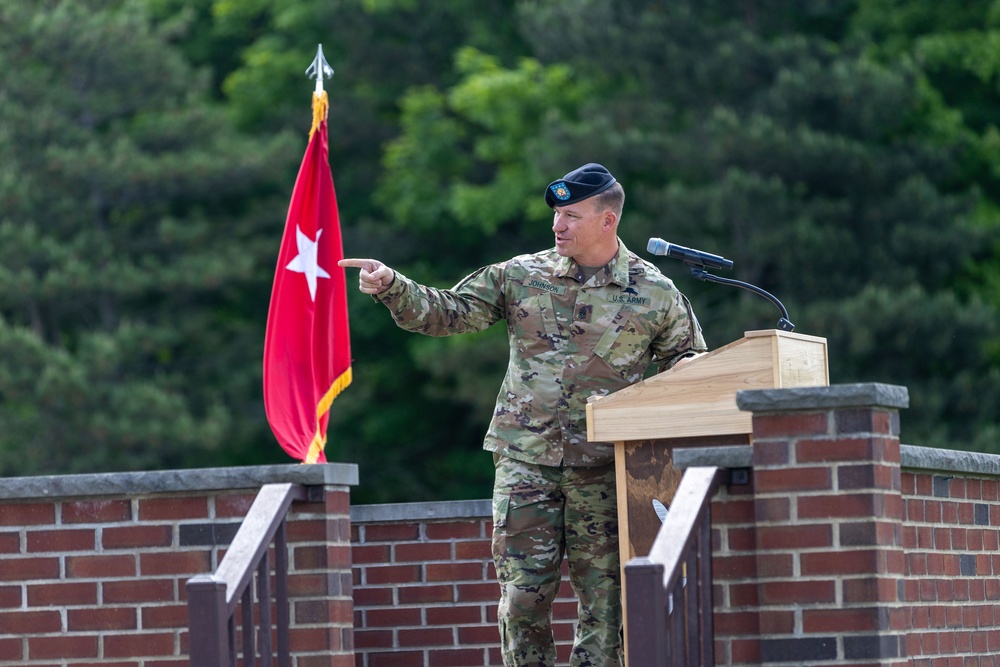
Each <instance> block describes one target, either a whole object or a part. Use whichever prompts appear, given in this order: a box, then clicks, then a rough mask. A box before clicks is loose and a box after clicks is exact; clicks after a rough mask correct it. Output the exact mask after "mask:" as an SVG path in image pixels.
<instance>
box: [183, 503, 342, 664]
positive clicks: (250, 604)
mask: <svg viewBox="0 0 1000 667" xmlns="http://www.w3.org/2000/svg"><path fill="white" fill-rule="evenodd" d="M317 492H318V494H319V495H321V494H322V492H323V489H322V487H305V486H301V485H298V484H266V485H264V486H263V487H261V489H260V491H259V492H258V493H257V497H256V498H255V499H254V501H253V505H251V506H250V511H249V512H248V513H247V516H246V518H245V519H243V523H242V524H240V528H239V530H238V531H237V533H236V536H235V537H234V538H233V542H232V544H231V545H230V546H229V549H228V550H227V551H226V555H225V557H224V558H223V559H222V562H221V563H219V569H218V570H216V572H215V574H200V575H197V576H195V577H192V578H191V579H188V581H187V591H188V629H189V639H190V642H189V643H190V656H191V667H236V653H237V651H236V637H237V626H236V616H237V613H236V612H237V608H239V611H240V617H241V622H240V629H241V631H242V635H243V641H242V658H243V660H242V665H243V667H251V666H252V665H254V664H257V663H256V657H257V656H258V655H259V657H260V664H261V665H262V667H271V665H272V664H273V663H272V658H273V657H274V646H273V644H272V619H271V574H272V564H271V561H272V560H273V561H274V564H273V565H274V567H273V570H274V572H273V573H274V598H275V607H274V608H275V616H276V619H275V622H274V624H273V625H274V626H275V630H276V631H275V633H274V636H275V638H276V640H277V641H276V643H277V665H278V667H288V665H289V640H288V627H289V609H288V540H287V537H286V534H285V518H286V517H287V515H288V509H289V507H291V504H292V502H293V501H296V500H310V501H316V500H321V498H319V497H318V496H317ZM272 543H273V544H274V550H273V559H272V552H271V548H270V546H271V544H272ZM255 574H256V577H255V576H254V575H255ZM255 579H256V586H252V585H251V584H253V582H254V580H255ZM255 588H256V593H257V595H256V599H255V597H254V589H255ZM255 602H256V604H255ZM255 611H256V613H255ZM255 617H256V618H257V621H258V624H257V628H256V631H255V628H254V618H255ZM258 639H259V646H258Z"/></svg>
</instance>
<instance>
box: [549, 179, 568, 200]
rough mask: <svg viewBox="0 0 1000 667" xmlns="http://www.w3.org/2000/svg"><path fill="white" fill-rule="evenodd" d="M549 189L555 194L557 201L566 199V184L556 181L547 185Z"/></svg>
mask: <svg viewBox="0 0 1000 667" xmlns="http://www.w3.org/2000/svg"><path fill="white" fill-rule="evenodd" d="M549 189H550V190H552V194H554V195H555V196H556V199H558V200H559V201H566V200H567V199H569V188H567V187H566V184H565V183H563V182H562V181H559V182H558V183H553V184H552V185H550V186H549Z"/></svg>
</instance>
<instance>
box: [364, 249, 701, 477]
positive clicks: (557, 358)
mask: <svg viewBox="0 0 1000 667" xmlns="http://www.w3.org/2000/svg"><path fill="white" fill-rule="evenodd" d="M618 245H619V248H618V254H617V255H616V256H615V258H614V259H612V260H611V262H610V263H609V264H608V265H607V266H605V267H604V268H603V269H601V270H599V271H598V272H597V274H596V275H594V276H593V277H592V278H591V279H590V280H588V281H587V282H586V283H583V282H581V279H582V278H583V274H582V273H580V269H579V267H578V266H577V264H576V263H575V262H574V261H573V260H572V259H569V258H565V257H561V256H559V255H558V254H557V253H556V251H555V250H554V249H550V250H545V251H543V252H539V253H536V254H533V255H521V256H518V257H514V258H513V259H510V260H508V261H506V262H501V263H498V264H491V265H490V266H486V267H483V268H481V269H479V270H478V271H476V272H474V273H472V274H471V275H469V276H467V277H466V278H465V279H464V280H462V281H461V282H460V283H458V284H457V285H455V287H453V288H452V289H450V290H442V289H435V288H432V287H426V286H423V285H420V284H418V283H415V282H413V281H412V280H409V279H407V278H406V277H405V276H403V275H401V274H399V273H396V279H395V281H394V282H393V283H392V285H391V286H390V287H389V289H388V290H387V291H385V292H383V293H382V294H380V295H378V297H376V298H377V299H378V300H380V301H382V302H383V303H384V304H385V305H386V306H387V307H388V308H389V310H390V311H391V312H392V316H393V319H395V321H396V323H397V324H398V325H399V326H400V327H402V328H403V329H406V330H409V331H416V332H419V333H423V334H427V335H429V336H448V335H451V334H459V333H466V332H471V331H482V330H484V329H486V328H487V327H489V326H490V325H492V324H494V323H495V322H497V321H499V320H506V322H507V333H508V337H509V340H510V362H509V363H508V365H507V375H506V377H505V378H504V381H503V386H502V387H501V389H500V394H499V396H497V404H496V409H495V410H494V413H493V420H492V422H491V423H490V427H489V431H488V432H487V434H486V440H485V443H484V445H483V447H484V449H486V450H488V451H492V452H496V453H498V454H501V455H503V456H508V457H510V458H513V459H517V460H520V461H525V462H528V463H534V464H536V465H547V466H558V465H560V464H565V465H569V466H597V465H604V464H607V463H610V462H612V461H613V460H614V448H613V445H612V444H611V443H606V442H588V441H587V423H586V404H587V398H588V397H589V396H592V395H598V396H604V395H607V394H610V393H612V392H614V391H617V390H618V389H622V388H623V387H627V386H628V385H631V384H634V383H635V382H638V381H639V380H641V379H642V377H643V373H644V372H645V370H646V368H647V366H648V365H649V363H650V362H651V361H656V362H658V363H661V364H666V365H668V366H669V365H672V363H673V362H675V361H676V360H677V359H678V358H679V357H680V356H681V355H683V354H684V353H686V352H689V351H692V350H694V351H703V350H705V340H704V338H703V337H702V334H701V328H700V326H699V325H698V321H697V319H696V318H695V315H694V312H693V311H692V309H691V305H690V304H689V303H688V300H687V298H686V297H685V296H684V295H683V294H681V293H680V292H679V291H678V290H677V289H676V288H675V287H674V284H673V283H672V282H671V281H670V279H669V278H667V277H665V276H664V275H663V274H662V273H660V271H659V269H657V268H656V267H655V266H653V265H652V264H650V263H648V262H646V261H643V260H642V259H640V258H639V257H638V256H636V255H635V254H633V253H631V252H629V251H628V249H627V248H626V247H625V244H624V243H622V242H621V241H620V240H619V243H618Z"/></svg>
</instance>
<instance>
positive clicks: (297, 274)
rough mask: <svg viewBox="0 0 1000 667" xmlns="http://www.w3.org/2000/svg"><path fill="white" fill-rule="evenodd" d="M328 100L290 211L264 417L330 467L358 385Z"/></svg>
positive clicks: (302, 452)
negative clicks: (345, 409) (336, 425)
mask: <svg viewBox="0 0 1000 667" xmlns="http://www.w3.org/2000/svg"><path fill="white" fill-rule="evenodd" d="M327 109H328V101H327V95H326V92H322V93H317V94H314V95H313V126H312V130H310V132H309V145H308V146H307V147H306V153H305V156H304V157H303V158H302V166H301V167H299V175H298V178H296V179H295V189H294V190H293V191H292V200H291V203H290V204H289V206H288V218H287V219H286V220H285V233H284V235H283V236H282V239H281V250H280V252H279V253H278V265H277V268H276V269H275V272H274V287H273V288H272V290H271V305H270V309H269V310H268V314H267V334H266V337H265V340H264V410H265V411H266V412H267V420H268V422H270V424H271V430H272V431H274V435H275V437H276V438H277V439H278V443H279V444H280V445H281V447H282V448H283V449H284V450H285V451H286V452H288V453H289V454H290V455H291V456H293V457H295V458H297V459H299V460H301V461H302V462H304V463H321V462H324V461H326V455H325V453H324V451H323V450H324V448H325V447H326V426H327V421H328V418H329V410H330V404H331V403H332V402H333V399H334V398H336V397H337V394H339V393H340V392H341V391H342V390H343V389H344V388H345V387H347V385H349V384H350V383H351V340H350V329H349V327H348V322H347V288H346V283H345V276H344V269H343V268H342V267H340V266H338V265H337V261H338V260H340V259H342V258H343V256H344V248H343V243H342V241H341V236H340V217H339V215H338V213H337V195H336V193H335V192H334V189H333V176H332V174H331V173H330V162H329V157H328V153H329V145H328V140H327V129H326V115H327Z"/></svg>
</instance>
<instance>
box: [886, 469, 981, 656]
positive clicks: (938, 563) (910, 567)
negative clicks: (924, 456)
mask: <svg viewBox="0 0 1000 667" xmlns="http://www.w3.org/2000/svg"><path fill="white" fill-rule="evenodd" d="M902 489H903V499H904V501H903V513H904V521H903V535H902V538H903V555H904V558H905V567H906V573H907V577H906V579H905V580H904V581H903V582H901V587H902V591H901V593H902V597H903V599H904V600H905V601H906V603H907V604H906V607H905V609H904V615H905V621H906V623H907V624H908V627H909V632H908V635H907V641H906V649H907V655H909V656H910V658H911V661H912V662H911V663H910V664H912V665H913V666H914V667H931V666H937V665H951V664H962V665H976V666H977V667H985V666H987V665H988V666H989V667H994V666H995V665H997V664H1000V661H998V658H997V655H998V654H1000V502H998V500H1000V499H998V482H997V479H996V478H982V477H979V476H973V475H968V474H960V473H950V474H944V473H931V472H910V471H906V472H904V473H903V477H902ZM945 657H953V658H954V660H953V661H952V662H945V661H944V658H945ZM960 659H961V660H963V661H962V662H959V660H960Z"/></svg>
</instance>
